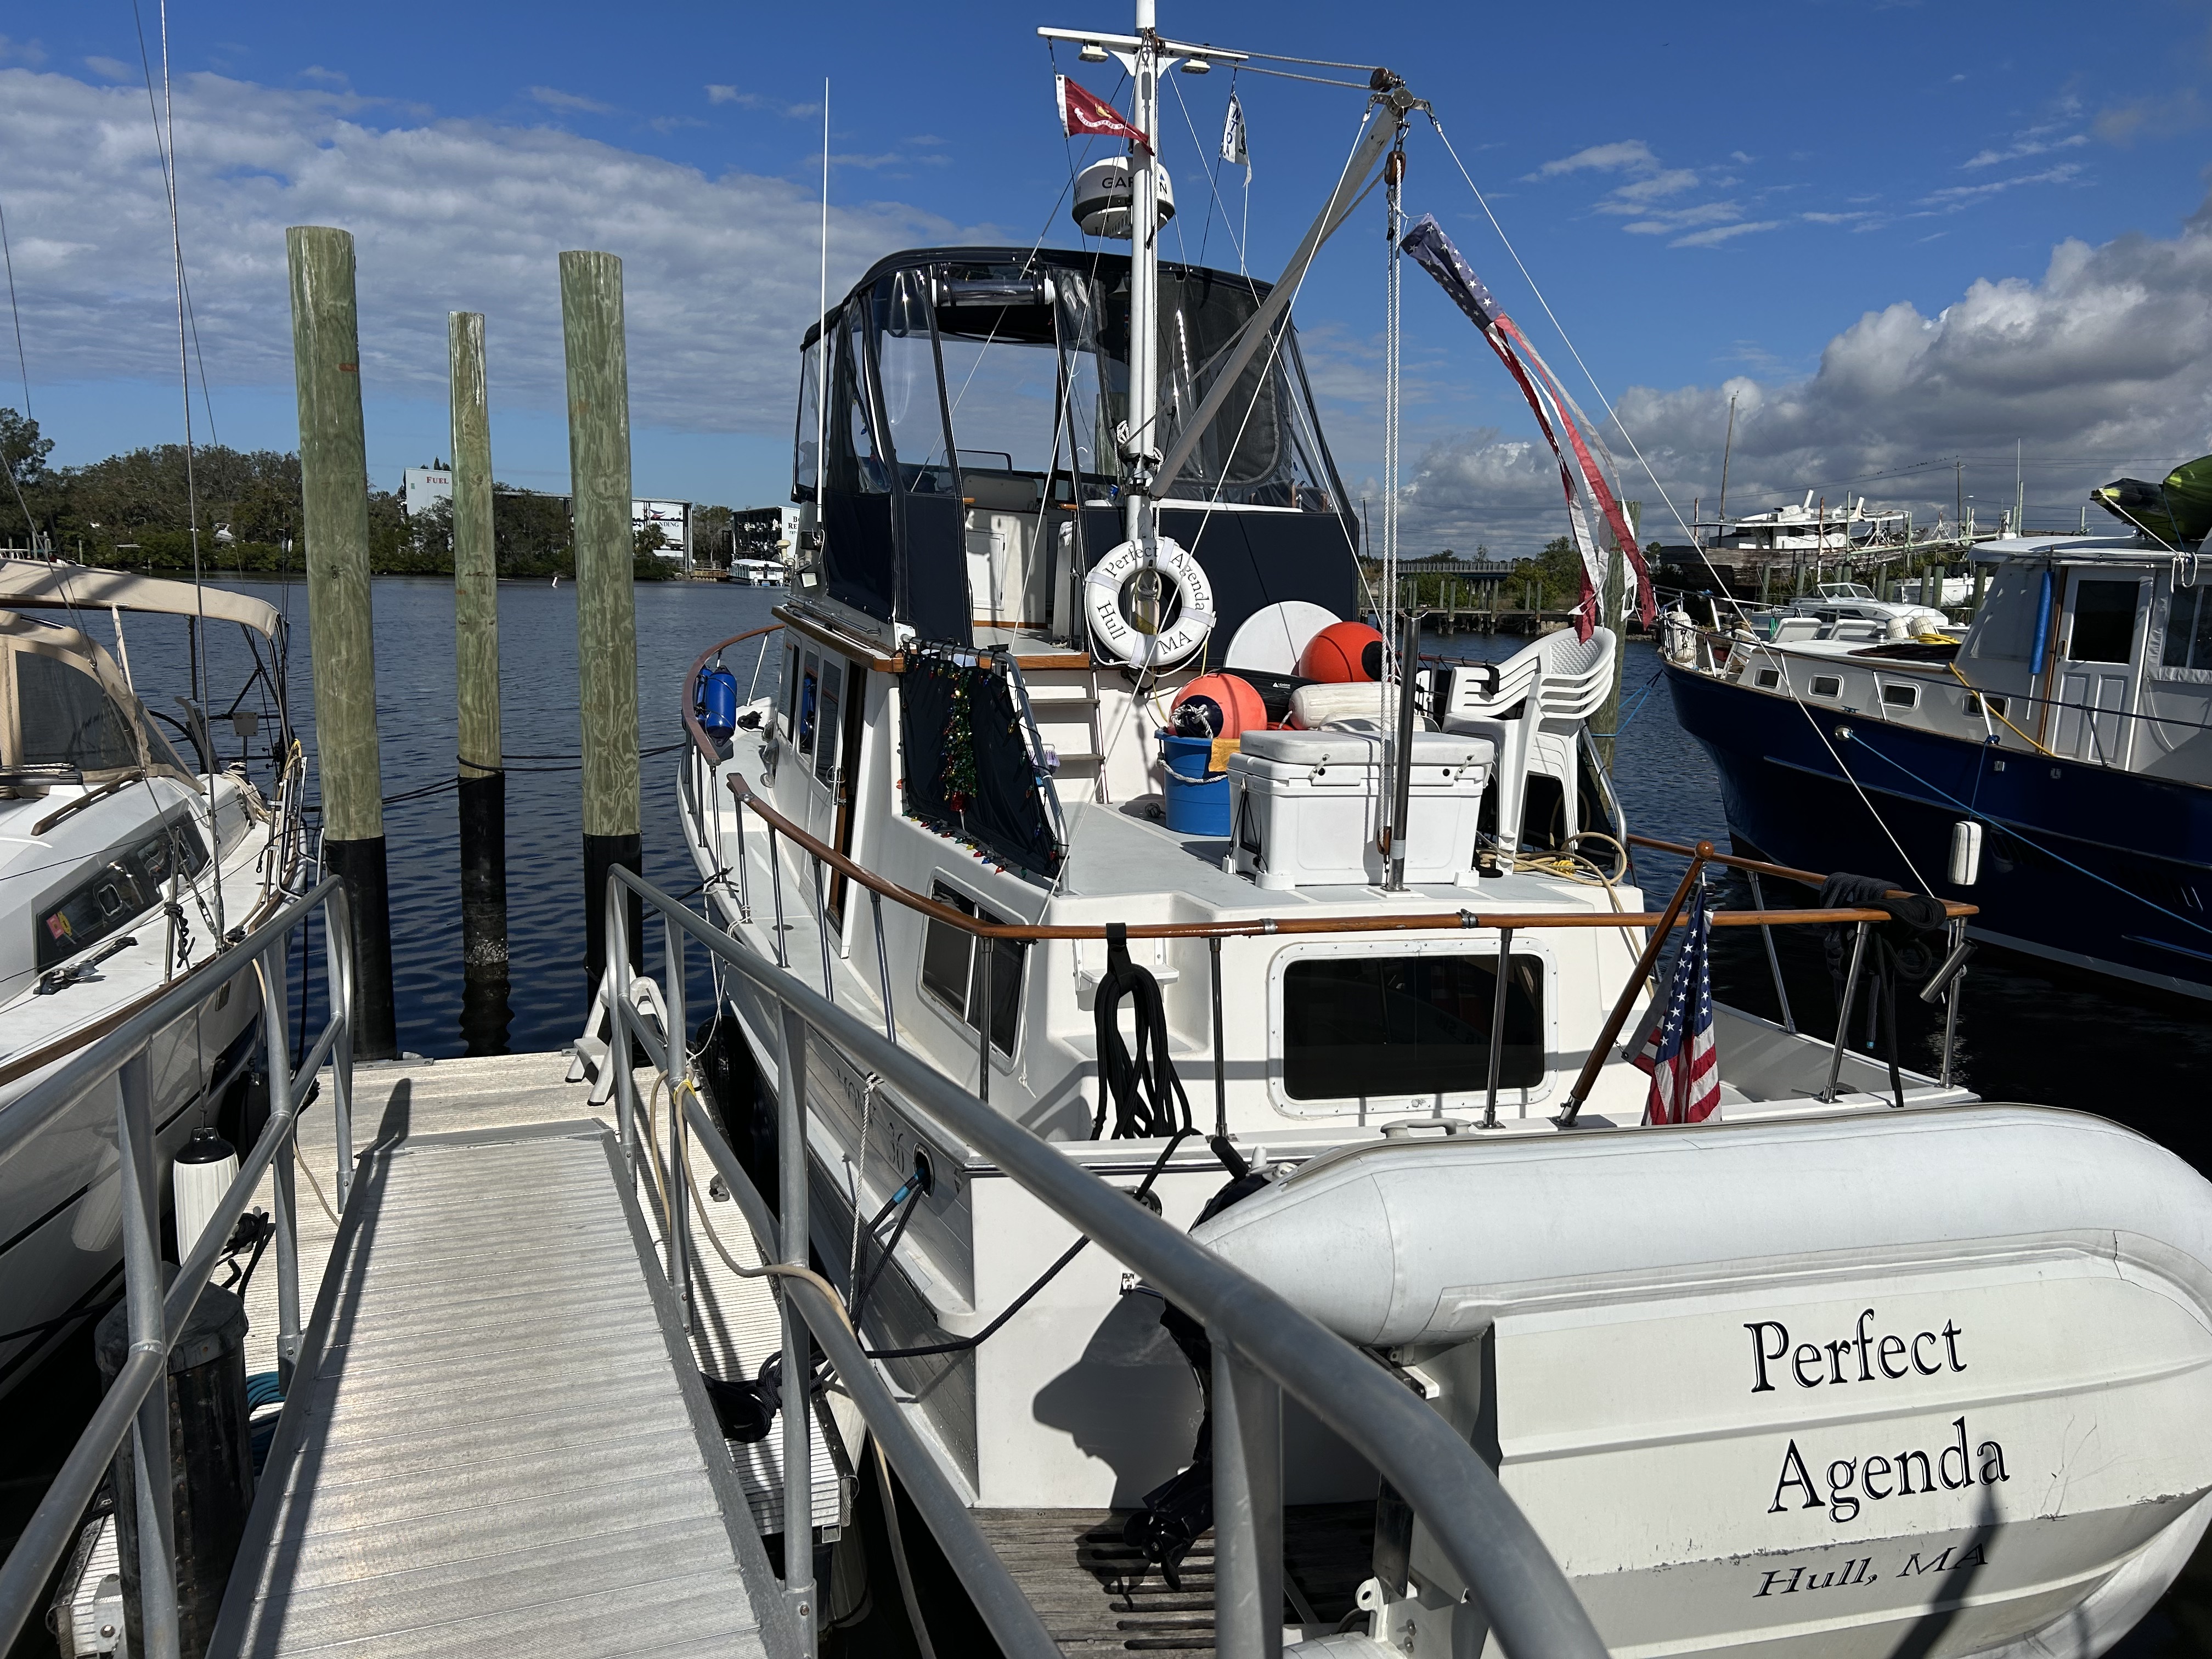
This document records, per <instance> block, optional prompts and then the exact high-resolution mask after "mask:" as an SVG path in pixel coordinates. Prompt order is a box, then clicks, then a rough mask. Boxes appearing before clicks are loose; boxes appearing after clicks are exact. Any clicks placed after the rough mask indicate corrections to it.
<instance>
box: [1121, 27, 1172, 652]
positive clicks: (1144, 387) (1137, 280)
mask: <svg viewBox="0 0 2212 1659" xmlns="http://www.w3.org/2000/svg"><path fill="white" fill-rule="evenodd" d="M1136 7H1137V27H1136V34H1137V47H1136V52H1135V53H1134V54H1133V55H1134V58H1135V67H1134V68H1133V70H1132V71H1131V78H1132V79H1133V81H1134V82H1135V86H1136V91H1135V95H1134V97H1133V100H1132V103H1131V109H1130V118H1131V123H1132V125H1134V126H1135V127H1136V129H1137V131H1139V132H1141V133H1143V134H1144V135H1145V138H1144V143H1143V145H1142V147H1141V148H1138V149H1133V150H1132V151H1131V153H1130V156H1129V184H1130V191H1129V236H1130V241H1129V419H1128V427H1127V436H1126V437H1125V438H1124V439H1123V441H1122V445H1121V455H1122V459H1124V460H1125V461H1126V462H1127V463H1128V465H1129V472H1130V477H1129V499H1128V506H1127V534H1128V538H1129V539H1130V540H1131V541H1133V542H1134V543H1135V544H1137V546H1138V549H1139V550H1140V551H1141V552H1142V554H1143V555H1144V562H1145V568H1146V573H1147V576H1148V578H1149V579H1148V580H1146V581H1145V582H1144V583H1143V586H1142V587H1141V588H1140V590H1139V591H1140V594H1141V596H1142V598H1143V599H1145V600H1146V601H1150V602H1152V603H1155V604H1156V603H1157V596H1158V589H1159V576H1158V571H1157V569H1156V568H1155V566H1156V562H1157V561H1158V556H1159V540H1158V527H1157V520H1156V518H1155V514H1154V511H1153V501H1152V469H1153V468H1154V467H1155V466H1157V465H1158V464H1159V459H1160V435H1159V430H1158V426H1159V406H1160V386H1159V355H1160V325H1159V315H1160V246H1159V234H1160V227H1159V177H1158V167H1159V131H1160V64H1161V60H1160V39H1159V34H1158V31H1157V29H1156V28H1155V27H1154V11H1153V0H1136ZM1162 620H1164V618H1161V617H1159V616H1158V612H1157V611H1155V612H1154V615H1153V617H1152V625H1153V626H1155V627H1157V626H1158V624H1159V623H1160V622H1161V621H1162Z"/></svg>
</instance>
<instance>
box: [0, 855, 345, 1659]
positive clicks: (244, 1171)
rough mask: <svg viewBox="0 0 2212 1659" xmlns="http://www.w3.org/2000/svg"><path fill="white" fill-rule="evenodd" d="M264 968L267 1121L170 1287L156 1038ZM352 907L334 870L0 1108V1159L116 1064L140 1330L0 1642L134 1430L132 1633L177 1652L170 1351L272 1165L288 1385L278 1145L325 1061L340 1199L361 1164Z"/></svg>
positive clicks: (5, 1611) (47, 1523)
mask: <svg viewBox="0 0 2212 1659" xmlns="http://www.w3.org/2000/svg"><path fill="white" fill-rule="evenodd" d="M317 907H320V908H321V909H322V912H323V948H324V953H325V976H326V980H327V982H328V985H329V989H330V996H329V1003H330V1015H329V1018H328V1019H327V1021H326V1022H325V1024H324V1027H323V1029H322V1030H321V1032H320V1033H319V1035H318V1036H317V1037H316V1039H315V1041H314V1042H313V1043H312V1044H311V1045H309V1047H308V1049H307V1054H306V1055H305V1056H304V1058H303V1060H302V1062H301V1065H300V1066H298V1067H297V1069H296V1070H295V1068H294V1066H293V1065H292V1063H291V1060H290V1056H289V1048H288V1043H287V1038H286V1028H287V1026H288V1024H289V1018H288V1014H287V1009H288V1007H289V1002H288V999H287V997H286V994H285V979H284V965H285V957H286V955H287V952H288V951H289V946H290V943H291V935H292V930H293V929H294V928H295V927H300V926H301V925H303V924H304V923H305V922H306V921H307V919H308V917H309V915H310V914H311V913H312V912H313V910H315V909H316V908H317ZM248 972H252V973H255V974H256V975H258V976H259V978H260V980H261V996H262V1029H263V1036H264V1044H265V1054H266V1061H267V1065H268V1067H269V1095H270V1112H269V1121H268V1123H267V1124H266V1126H264V1128H263V1129H262V1132H261V1133H260V1135H259V1136H258V1138H257V1139H255V1141H254V1143H253V1146H252V1150H251V1151H250V1152H247V1153H246V1156H245V1157H244V1158H242V1159H241V1160H240V1164H239V1170H238V1175H237V1176H236V1177H235V1178H234V1180H233V1181H232V1182H231V1183H230V1187H229V1188H228V1190H227V1191H226V1192H225V1193H224V1194H223V1195H222V1201H221V1202H220V1203H219V1204H218V1205H217V1206H216V1209H215V1212H214V1213H213V1214H212V1215H211V1216H210V1218H208V1220H207V1222H206V1224H205V1225H204V1228H203V1230H202V1231H201V1234H200V1237H199V1239H198V1241H197V1244H196V1246H195V1248H194V1249H193V1250H192V1252H191V1255H189V1256H187V1257H186V1258H185V1261H184V1263H183V1265H182V1266H181V1267H179V1268H178V1269H177V1271H176V1273H175V1276H174V1278H173V1279H172V1280H171V1281H170V1282H169V1284H168V1285H167V1287H166V1289H165V1287H164V1285H163V1274H162V1262H161V1191H160V1188H159V1185H158V1176H157V1158H156V1148H155V1126H154V1102H153V1079H152V1076H151V1069H152V1068H151V1063H150V1061H149V1059H148V1057H147V1048H148V1047H149V1044H150V1043H151V1042H152V1041H153V1039H154V1037H155V1035H156V1034H157V1033H158V1032H160V1031H161V1029H162V1028H163V1027H165V1026H167V1025H168V1024H170V1023H172V1022H173V1021H174V1020H175V1019H177V1018H179V1017H180V1016H182V1015H185V1014H187V1013H189V1012H191V1011H192V1010H194V1009H196V1008H197V1007H199V1006H201V1005H202V1004H203V1003H204V1002H205V1001H206V1000H207V999H208V998H209V997H210V996H211V995H213V994H215V993H216V992H217V991H218V990H220V989H221V988H222V987H223V986H225V985H228V983H229V982H230V981H232V980H234V979H236V978H237V977H239V975H242V974H246V973H248ZM353 983H354V964H353V918H352V912H351V909H350V907H349V904H348V902H347V898H346V892H345V888H344V886H343V883H342V882H341V881H340V880H339V878H337V877H336V876H326V877H325V878H323V880H322V881H321V882H319V884H316V885H315V886H314V887H313V888H310V889H309V890H307V892H305V893H302V894H301V895H300V896H297V897H296V898H294V899H292V900H290V901H289V902H287V903H286V904H285V905H284V906H283V908H281V909H279V910H278V911H277V912H276V915H273V916H271V917H270V918H269V920H268V921H264V922H263V923H262V924H261V925H260V926H259V927H255V928H253V929H252V930H251V931H250V932H248V933H246V935H245V936H244V937H243V938H241V939H239V940H238V941H237V942H236V943H235V944H234V945H229V946H228V947H227V948H226V949H225V950H224V951H222V954H221V955H219V956H217V957H213V958H211V959H210V961H208V962H207V963H203V964H202V965H201V967H200V969H198V970H197V971H196V972H194V973H193V974H191V975H189V976H188V977H185V978H183V979H180V980H179V981H177V982H176V983H175V984H174V985H173V987H170V989H169V990H168V991H167V992H166V993H165V994H162V995H161V996H158V997H156V998H155V999H154V1000H151V1001H150V1002H148V1003H147V1004H145V1005H144V1006H143V1007H141V1008H140V1009H139V1010H138V1011H137V1012H136V1013H134V1014H133V1015H131V1018H128V1019H126V1020H125V1021H124V1022H123V1023H122V1024H119V1025H118V1026H116V1027H115V1029H114V1030H111V1031H109V1032H107V1033H106V1035H105V1036H101V1037H100V1038H99V1039H98V1040H96V1041H95V1042H92V1043H90V1044H88V1046H87V1047H86V1048H84V1049H83V1050H82V1051H81V1052H80V1053H78V1054H76V1055H74V1056H72V1057H71V1058H70V1060H67V1061H65V1062H64V1063H62V1064H61V1065H60V1066H58V1068H57V1069H56V1070H55V1071H54V1072H53V1073H51V1074H50V1075H48V1076H46V1077H44V1078H41V1079H40V1080H39V1081H38V1082H36V1083H34V1084H33V1085H31V1087H30V1088H29V1089H28V1090H27V1091H25V1092H24V1094H23V1095H22V1096H21V1098H19V1099H18V1100H17V1101H16V1102H15V1103H14V1104H13V1105H11V1106H10V1107H9V1109H8V1111H7V1112H6V1114H4V1115H0V1163H3V1162H5V1161H6V1160H7V1159H8V1158H10V1157H12V1156H14V1155H15V1153H17V1152H21V1150H22V1149H23V1148H24V1147H25V1146H28V1145H30V1144H31V1143H32V1142H33V1140H34V1139H36V1138H37V1137H38V1135H39V1133H40V1131H41V1130H42V1129H43V1128H45V1127H46V1126H47V1125H48V1124H49V1123H50V1122H52V1121H53V1120H54V1119H55V1118H56V1117H57V1116H58V1115H59V1114H60V1113H61V1112H63V1111H64V1109H67V1108H68V1107H70V1105H72V1104H74V1103H76V1102H78V1101H80V1100H81V1099H82V1097H84V1095H85V1094H86V1092H87V1091H90V1090H92V1089H95V1088H97V1087H99V1086H100V1085H101V1084H103V1083H105V1082H106V1081H107V1079H109V1078H111V1077H114V1078H116V1079H117V1080H118V1085H119V1087H118V1093H119V1095H120V1097H121V1101H120V1104H119V1106H118V1110H117V1118H116V1135H117V1144H118V1152H120V1154H121V1160H120V1169H119V1171H118V1173H119V1176H120V1179H121V1182H122V1188H123V1282H124V1300H125V1304H126V1305H127V1306H128V1308H129V1310H130V1311H129V1316H128V1317H129V1320H130V1336H131V1343H130V1349H129V1353H128V1356H127V1358H125V1361H124V1363H123V1366H122V1368H121V1369H120V1370H118V1372H117V1373H116V1376H115V1377H114V1380H113V1381H112V1383H109V1385H108V1388H107V1392H106V1395H105V1396H104V1397H103V1398H102V1399H101V1401H100V1407H99V1409H98V1410H96V1411H95V1412H94V1413H93V1415H92V1420H91V1421H90V1422H88V1424H86V1425H85V1427H84V1431H83V1432H82V1434H80V1435H79V1436H78V1437H77V1439H76V1445H75V1446H74V1447H72V1448H71V1449H70V1454H69V1455H68V1456H67V1457H66V1458H65V1459H64V1461H63V1463H62V1466H61V1469H60V1471H59V1473H58V1474H56V1475H55V1476H54V1478H53V1481H52V1484H51V1485H50V1486H48V1487H47V1488H46V1497H45V1498H44V1499H43V1500H41V1501H40V1504H39V1507H38V1510H36V1512H35V1513H33V1515H32V1516H31V1519H30V1522H29V1524H28V1525H27V1526H26V1527H25V1528H23V1531H22V1534H21V1536H20V1537H19V1538H18V1539H17V1540H16V1541H15V1547H14V1548H13V1549H12V1550H10V1551H9V1553H8V1559H7V1560H6V1561H5V1562H4V1563H0V1651H6V1650H9V1648H11V1647H12V1645H13V1644H14V1643H15V1638H16V1637H17V1636H18V1635H19V1634H21V1631H22V1629H23V1626H24V1623H25V1621H26V1620H28V1619H29V1618H30V1616H31V1613H32V1612H33V1610H34V1608H35V1607H36V1606H37V1604H38V1601H39V1600H40V1597H41V1595H43V1594H44V1592H45V1589H46V1583H47V1581H48V1580H49V1579H50V1578H51V1577H52V1576H53V1571H54V1569H55V1567H56V1566H57V1565H59V1563H60V1561H61V1559H62V1558H63V1556H64V1554H65V1553H67V1552H68V1550H69V1548H70V1545H71V1544H72V1543H74V1542H75V1541H76V1534H77V1529H78V1526H79V1524H80V1522H81V1520H82V1516H83V1514H84V1510H85V1507H86V1505H87V1504H89V1503H90V1502H91V1501H92V1497H93V1494H94V1492H96V1491H97V1490H98V1488H99V1486H100V1481H101V1480H102V1479H103V1478H105V1476H106V1474H107V1471H108V1468H109V1466H110V1465H111V1464H112V1462H113V1461H114V1458H115V1454H116V1452H117V1450H118V1448H119V1447H120V1446H121V1445H122V1443H123V1438H124V1437H125V1435H126V1434H135V1436H136V1440H135V1441H134V1443H133V1447H132V1454H133V1455H132V1463H133V1467H134V1468H135V1469H136V1472H137V1480H136V1482H135V1488H136V1489H135V1491H134V1492H131V1493H127V1494H126V1493H118V1494H117V1502H118V1503H131V1504H135V1509H136V1515H137V1523H138V1562H137V1572H138V1595H139V1606H140V1622H139V1627H138V1632H137V1639H138V1641H139V1642H140V1644H143V1645H142V1647H141V1648H140V1650H139V1651H140V1653H141V1655H142V1659H176V1656H177V1654H178V1650H179V1648H178V1644H179V1633H178V1624H177V1617H178V1607H177V1583H176V1558H175V1554H174V1542H173V1540H174V1535H175V1529H174V1520H173V1513H172V1508H171V1503H172V1498H173V1481H172V1476H171V1473H170V1451H169V1397H168V1389H167V1386H166V1383H167V1376H168V1369H169V1354H170V1352H171V1350H173V1348H174V1347H175V1346H176V1345H177V1343H178V1341H179V1339H181V1338H182V1336H183V1334H184V1331H185V1323H186V1322H187V1321H189V1320H190V1319H191V1314H192V1310H193V1308H194V1307H195V1306H197V1304H198V1302H199V1298H200V1293H201V1291H203V1290H204V1289H205V1288H206V1286H207V1283H208V1280H209V1279H210V1277H211V1276H212V1275H213V1273H214V1272H215V1267H216V1262H217V1261H219V1260H220V1259H221V1257H222V1247H223V1245H224V1243H226V1242H227V1241H228V1238H229V1237H230V1233H231V1231H232V1229H233V1228H234V1226H235V1225H237V1222H238V1218H239V1217H240V1214H242V1213H243V1212H244V1211H245V1209H246V1204H247V1203H248V1202H249V1201H250V1200H252V1196H253V1193H254V1189H255V1188H256V1187H257V1186H258V1185H259V1183H260V1180H261V1176H262V1175H263V1173H264V1171H267V1170H270V1167H271V1166H272V1165H273V1166H274V1169H275V1173H276V1194H275V1203H276V1215H275V1217H274V1220H275V1224H276V1237H275V1239H274V1241H273V1243H272V1246H271V1249H272V1252H273V1254H274V1255H276V1275H277V1279H276V1283H277V1318H278V1327H279V1328H278V1334H277V1345H276V1346H277V1356H278V1367H279V1370H280V1371H281V1372H282V1373H283V1376H284V1379H285V1381H286V1382H287V1383H289V1381H290V1373H291V1368H292V1365H293V1364H294V1363H295V1361H296V1360H297V1358H298V1357H299V1352H300V1340H301V1333H300V1264H299V1239H298V1228H297V1225H296V1218H295V1202H294V1199H295V1194H294V1190H293V1178H292V1169H293V1164H292V1162H291V1161H290V1160H289V1159H285V1160H280V1158H279V1155H280V1154H281V1153H282V1152H284V1151H286V1150H287V1149H288V1147H289V1146H291V1145H292V1144H293V1143H294V1139H295V1135H296V1134H297V1132H298V1128H299V1115H300V1112H301V1109H302V1108H303V1107H304V1106H305V1105H306V1103H307V1096H308V1094H309V1092H310V1091H312V1090H313V1087H314V1085H315V1075H316V1073H317V1072H318V1071H319V1069H320V1068H321V1066H322V1064H323V1062H324V1061H325V1060H326V1059H327V1060H329V1061H330V1062H331V1112H332V1117H333V1123H334V1127H335V1128H336V1130H337V1201H338V1203H339V1205H340V1206H341V1207H343V1205H344V1203H345V1198H346V1193H347V1191H348V1189H349V1187H350V1185H351V1177H352V1174H353V1170H352V1164H353V1149H352V1126H353V1039H352V1021H351V1009H352V1006H353Z"/></svg>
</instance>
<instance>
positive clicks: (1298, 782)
mask: <svg viewBox="0 0 2212 1659" xmlns="http://www.w3.org/2000/svg"><path fill="white" fill-rule="evenodd" d="M1386 741H1387V739H1385V738H1383V736H1381V735H1380V734H1379V733H1377V732H1372V731H1365V732H1360V731H1346V730H1338V729H1328V728H1324V729H1322V730H1321V731H1316V732H1247V733H1246V734H1245V736H1244V740H1243V748H1242V749H1241V750H1238V752H1237V753H1236V754H1234V755H1232V756H1231V757H1229V800H1230V813H1231V816H1230V845H1231V849H1232V857H1233V858H1234V860H1235V866H1234V867H1235V869H1236V871H1237V873H1238V874H1239V875H1249V876H1250V877H1251V878H1253V879H1254V880H1255V882H1256V883H1258V884H1259V885H1261V887H1265V888H1270V889H1279V888H1285V887H1314V886H1324V885H1334V886H1346V885H1349V886H1361V885H1367V886H1374V885H1379V884H1381V883H1382V882H1383V881H1384V880H1385V879H1387V878H1388V876H1389V870H1388V868H1387V867H1386V866H1385V865H1384V863H1383V854H1382V852H1381V851H1380V849H1379V848H1377V847H1376V841H1377V839H1378V838H1379V836H1380V834H1381V831H1382V828H1383V825H1384V824H1385V823H1388V822H1389V816H1390V805H1389V802H1388V801H1386V800H1384V799H1383V794H1382V781H1383V745H1384V744H1385V742H1386ZM1496 753H1497V750H1496V747H1495V745H1493V744H1492V743H1491V742H1490V740H1489V739H1488V738H1472V737H1465V736H1462V735H1461V734H1459V733H1457V732H1415V733H1414V734H1413V781H1412V790H1411V798H1410V803H1409V809H1408V811H1407V834H1406V879H1407V881H1409V882H1455V881H1458V880H1459V879H1461V878H1462V877H1464V876H1465V875H1466V874H1467V873H1468V871H1470V870H1471V869H1473V868H1474V831H1475V820H1476V817H1477V815H1478V814H1479V813H1480V811H1481V810H1482V792H1483V789H1484V787H1485V786H1486V785H1487V784H1488V782H1489V781H1490V768H1491V763H1492V757H1494V756H1495V755H1496Z"/></svg>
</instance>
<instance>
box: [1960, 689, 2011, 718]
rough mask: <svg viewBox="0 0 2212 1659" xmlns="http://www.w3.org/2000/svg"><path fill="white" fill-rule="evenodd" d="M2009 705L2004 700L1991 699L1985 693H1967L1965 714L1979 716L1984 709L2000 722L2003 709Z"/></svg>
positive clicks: (2000, 698) (2003, 713) (1999, 698)
mask: <svg viewBox="0 0 2212 1659" xmlns="http://www.w3.org/2000/svg"><path fill="white" fill-rule="evenodd" d="M2008 706H2009V705H2008V703H2007V702H2006V700H2005V699H2004V698H2002V697H1992V696H1990V695H1989V694H1988V693H1986V692H1983V691H1969V692H1967V693H1966V712H1967V713H1968V714H1980V713H1981V712H1982V711H1983V710H1984V709H1985V708H1986V709H1987V710H1988V711H1989V712H1990V714H1995V715H1996V717H1997V718H1998V719H1999V720H2002V719H2003V718H2004V715H2005V709H2006V708H2008Z"/></svg>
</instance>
